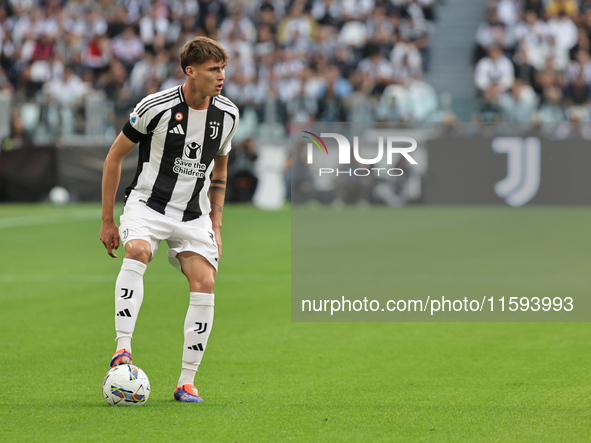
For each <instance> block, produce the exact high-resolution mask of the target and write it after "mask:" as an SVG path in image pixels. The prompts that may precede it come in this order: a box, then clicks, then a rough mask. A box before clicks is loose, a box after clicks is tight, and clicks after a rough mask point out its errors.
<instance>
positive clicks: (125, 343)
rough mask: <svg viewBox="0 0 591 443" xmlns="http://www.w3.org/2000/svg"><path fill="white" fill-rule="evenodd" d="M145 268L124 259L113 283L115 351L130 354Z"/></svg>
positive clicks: (135, 261) (141, 297) (135, 262)
mask: <svg viewBox="0 0 591 443" xmlns="http://www.w3.org/2000/svg"><path fill="white" fill-rule="evenodd" d="M146 268H147V266H146V265H145V264H143V263H142V262H140V261H137V260H132V259H131V258H124V259H123V263H122V264H121V271H120V272H119V276H118V277H117V281H116V282H115V331H116V332H117V339H116V340H117V349H126V350H128V351H129V352H131V339H132V338H133V331H134V330H135V322H136V321H137V316H138V313H139V312H140V308H141V306H142V301H143V300H144V273H145V272H146Z"/></svg>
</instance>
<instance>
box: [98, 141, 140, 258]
mask: <svg viewBox="0 0 591 443" xmlns="http://www.w3.org/2000/svg"><path fill="white" fill-rule="evenodd" d="M135 145H136V142H134V141H131V140H130V139H129V138H127V136H126V135H125V134H124V133H123V132H121V133H120V134H119V135H118V136H117V138H116V139H115V141H114V142H113V145H112V146H111V149H110V150H109V153H108V154H107V158H106V159H105V165H104V166H103V184H102V191H103V224H102V226H101V232H100V235H99V238H100V240H101V242H103V244H104V245H105V248H107V254H109V255H110V256H111V257H114V258H116V257H117V256H116V255H115V253H114V252H113V250H114V249H117V248H119V229H118V228H117V224H116V223H115V218H114V216H113V210H114V207H115V195H116V193H117V188H118V187H119V181H120V180H121V165H122V163H123V159H124V158H125V157H126V156H127V154H129V153H130V152H131V150H132V149H133V148H134V146H135Z"/></svg>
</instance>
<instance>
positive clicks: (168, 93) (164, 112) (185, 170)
mask: <svg viewBox="0 0 591 443" xmlns="http://www.w3.org/2000/svg"><path fill="white" fill-rule="evenodd" d="M238 120H239V116H238V108H237V107H236V106H235V105H234V103H232V102H231V101H230V100H228V99H227V98H225V97H223V96H221V95H220V96H217V97H212V99H211V103H210V106H209V108H208V109H205V110H202V111H198V110H195V109H192V108H190V107H189V106H188V105H187V103H186V101H185V98H184V96H183V91H182V87H181V86H175V87H174V88H170V89H167V90H164V91H160V92H157V93H155V94H151V95H149V96H147V97H146V98H144V99H143V100H142V101H141V102H140V103H139V104H138V105H137V106H136V107H135V109H134V110H133V112H132V113H131V115H130V118H129V122H128V123H127V124H126V125H125V127H124V128H123V133H124V134H125V135H126V136H127V138H129V139H130V140H132V141H135V142H139V143H140V153H139V161H138V169H137V173H136V176H135V178H134V180H133V183H132V184H131V185H130V186H129V187H128V188H127V190H126V193H125V196H126V200H127V199H129V198H134V199H136V198H137V199H139V200H143V201H145V202H146V204H147V205H148V206H149V207H150V208H152V209H154V210H155V211H157V212H159V213H161V214H165V215H167V216H170V217H172V218H174V219H177V220H182V221H189V220H194V219H196V218H198V217H200V216H201V215H202V214H209V211H210V204H209V198H208V197H207V192H208V190H209V185H210V176H211V171H212V169H213V164H214V161H215V156H216V155H226V154H228V153H229V152H230V149H231V140H232V137H233V136H234V133H235V132H236V128H237V127H238Z"/></svg>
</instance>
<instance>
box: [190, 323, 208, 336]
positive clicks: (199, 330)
mask: <svg viewBox="0 0 591 443" xmlns="http://www.w3.org/2000/svg"><path fill="white" fill-rule="evenodd" d="M195 324H196V325H197V328H195V329H193V331H195V332H196V333H197V334H203V333H204V332H205V331H207V323H201V322H199V321H198V322H195Z"/></svg>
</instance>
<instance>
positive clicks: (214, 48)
mask: <svg viewBox="0 0 591 443" xmlns="http://www.w3.org/2000/svg"><path fill="white" fill-rule="evenodd" d="M229 58H230V55H229V54H228V53H227V52H226V51H225V50H224V48H222V47H221V46H220V44H219V43H218V42H216V41H215V40H212V39H210V38H208V37H202V36H199V37H195V38H194V39H193V40H191V41H189V42H187V43H185V46H183V49H181V68H182V69H183V72H185V69H186V68H187V66H191V65H200V64H202V63H205V62H207V61H209V60H213V61H214V62H217V63H224V64H226V63H227V62H228V59H229ZM185 74H186V72H185Z"/></svg>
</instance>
